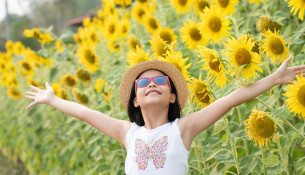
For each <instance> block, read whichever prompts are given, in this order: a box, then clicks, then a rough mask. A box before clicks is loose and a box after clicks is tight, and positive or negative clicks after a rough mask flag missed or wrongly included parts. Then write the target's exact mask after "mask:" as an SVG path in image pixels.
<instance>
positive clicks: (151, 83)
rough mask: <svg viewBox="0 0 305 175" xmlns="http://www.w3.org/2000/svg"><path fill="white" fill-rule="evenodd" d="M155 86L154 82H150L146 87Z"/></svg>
mask: <svg viewBox="0 0 305 175" xmlns="http://www.w3.org/2000/svg"><path fill="white" fill-rule="evenodd" d="M156 86H157V85H156V83H155V82H154V81H150V83H149V85H148V87H150V88H151V87H156Z"/></svg>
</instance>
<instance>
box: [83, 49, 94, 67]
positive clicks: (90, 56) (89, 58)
mask: <svg viewBox="0 0 305 175" xmlns="http://www.w3.org/2000/svg"><path fill="white" fill-rule="evenodd" d="M85 58H86V60H87V61H89V63H91V64H94V63H95V56H94V55H93V54H92V53H91V51H90V50H86V51H85Z"/></svg>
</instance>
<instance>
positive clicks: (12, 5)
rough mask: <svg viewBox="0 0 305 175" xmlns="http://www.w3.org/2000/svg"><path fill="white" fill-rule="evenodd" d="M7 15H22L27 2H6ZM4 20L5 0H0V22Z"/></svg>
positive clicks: (15, 0)
mask: <svg viewBox="0 0 305 175" xmlns="http://www.w3.org/2000/svg"><path fill="white" fill-rule="evenodd" d="M7 3H8V12H9V14H18V15H23V14H24V13H25V12H26V11H27V9H28V7H29V3H28V1H23V0H7ZM4 19H5V0H0V21H3V20H4Z"/></svg>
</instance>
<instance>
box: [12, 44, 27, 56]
mask: <svg viewBox="0 0 305 175" xmlns="http://www.w3.org/2000/svg"><path fill="white" fill-rule="evenodd" d="M24 51H25V48H24V45H23V44H22V43H21V42H20V41H17V42H15V43H14V44H13V51H12V52H13V54H15V55H20V54H22V53H23V52H24Z"/></svg>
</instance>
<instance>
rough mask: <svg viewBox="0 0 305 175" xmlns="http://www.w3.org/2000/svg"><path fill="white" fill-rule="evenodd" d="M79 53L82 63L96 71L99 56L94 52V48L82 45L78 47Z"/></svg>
mask: <svg viewBox="0 0 305 175" xmlns="http://www.w3.org/2000/svg"><path fill="white" fill-rule="evenodd" d="M77 55H78V57H79V61H80V63H83V64H85V67H86V68H87V69H89V70H90V71H91V72H96V71H97V67H98V66H99V64H98V57H97V56H96V54H95V53H94V50H93V49H91V48H90V47H88V46H85V45H81V46H79V47H78V49H77Z"/></svg>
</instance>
